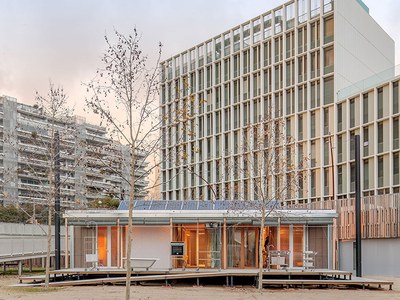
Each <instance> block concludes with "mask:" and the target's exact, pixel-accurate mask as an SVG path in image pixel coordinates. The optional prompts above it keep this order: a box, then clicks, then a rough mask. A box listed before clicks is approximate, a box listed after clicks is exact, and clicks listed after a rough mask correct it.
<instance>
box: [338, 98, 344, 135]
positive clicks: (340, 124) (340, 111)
mask: <svg viewBox="0 0 400 300" xmlns="http://www.w3.org/2000/svg"><path fill="white" fill-rule="evenodd" d="M337 121H338V123H337V131H339V132H340V131H342V130H343V103H340V104H338V106H337Z"/></svg>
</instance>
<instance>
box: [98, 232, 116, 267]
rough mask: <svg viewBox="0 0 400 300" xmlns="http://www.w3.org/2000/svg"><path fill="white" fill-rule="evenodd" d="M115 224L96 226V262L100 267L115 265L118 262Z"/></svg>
mask: <svg viewBox="0 0 400 300" xmlns="http://www.w3.org/2000/svg"><path fill="white" fill-rule="evenodd" d="M117 232H118V230H117V227H116V226H99V227H98V228H97V255H98V260H99V262H98V264H99V266H102V267H116V266H117V264H118V246H117V244H118V235H117Z"/></svg>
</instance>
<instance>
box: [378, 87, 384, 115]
mask: <svg viewBox="0 0 400 300" xmlns="http://www.w3.org/2000/svg"><path fill="white" fill-rule="evenodd" d="M382 117H383V88H379V89H378V119H380V118H382Z"/></svg>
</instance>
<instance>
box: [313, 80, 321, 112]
mask: <svg viewBox="0 0 400 300" xmlns="http://www.w3.org/2000/svg"><path fill="white" fill-rule="evenodd" d="M320 98H321V85H320V83H319V80H317V81H313V82H311V108H315V107H319V106H320Z"/></svg>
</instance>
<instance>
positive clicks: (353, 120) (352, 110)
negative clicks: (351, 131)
mask: <svg viewBox="0 0 400 300" xmlns="http://www.w3.org/2000/svg"><path fill="white" fill-rule="evenodd" d="M355 124H356V111H355V100H354V99H351V100H350V128H352V127H354V126H355Z"/></svg>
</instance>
